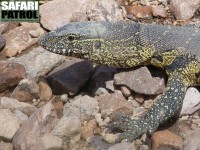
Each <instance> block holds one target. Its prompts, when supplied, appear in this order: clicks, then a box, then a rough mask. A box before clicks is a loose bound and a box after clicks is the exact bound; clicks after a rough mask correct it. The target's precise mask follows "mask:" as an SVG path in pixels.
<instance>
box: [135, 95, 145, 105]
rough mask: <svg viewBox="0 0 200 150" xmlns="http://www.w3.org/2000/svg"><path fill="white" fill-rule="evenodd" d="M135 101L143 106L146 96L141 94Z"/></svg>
mask: <svg viewBox="0 0 200 150" xmlns="http://www.w3.org/2000/svg"><path fill="white" fill-rule="evenodd" d="M134 99H135V100H136V101H137V102H139V103H140V104H142V103H143V102H144V96H143V95H141V94H137V93H136V94H135V96H134Z"/></svg>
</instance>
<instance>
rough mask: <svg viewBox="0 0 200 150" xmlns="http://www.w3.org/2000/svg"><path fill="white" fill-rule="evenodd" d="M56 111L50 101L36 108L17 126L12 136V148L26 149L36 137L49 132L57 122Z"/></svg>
mask: <svg viewBox="0 0 200 150" xmlns="http://www.w3.org/2000/svg"><path fill="white" fill-rule="evenodd" d="M57 122H58V117H57V112H56V110H55V108H54V105H53V104H52V103H47V104H46V105H45V106H44V107H43V108H40V109H38V110H37V111H36V112H35V113H34V114H32V115H31V117H29V119H28V120H27V121H26V122H25V123H24V124H23V125H22V126H21V127H20V128H19V130H18V131H17V133H16V134H15V136H14V138H13V146H14V149H21V150H27V149H30V147H32V146H33V145H34V144H35V143H36V141H37V139H38V138H39V137H40V136H41V135H42V134H45V133H49V132H50V131H51V130H52V129H53V128H54V127H55V125H56V124H57Z"/></svg>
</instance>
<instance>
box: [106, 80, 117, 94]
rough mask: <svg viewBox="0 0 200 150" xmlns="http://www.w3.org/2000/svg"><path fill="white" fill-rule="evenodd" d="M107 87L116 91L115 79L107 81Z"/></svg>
mask: <svg viewBox="0 0 200 150" xmlns="http://www.w3.org/2000/svg"><path fill="white" fill-rule="evenodd" d="M106 89H108V90H110V91H112V92H114V91H115V87H114V81H113V80H111V81H106Z"/></svg>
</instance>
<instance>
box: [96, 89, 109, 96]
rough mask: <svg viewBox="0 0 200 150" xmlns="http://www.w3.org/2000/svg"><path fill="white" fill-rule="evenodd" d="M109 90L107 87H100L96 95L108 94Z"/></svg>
mask: <svg viewBox="0 0 200 150" xmlns="http://www.w3.org/2000/svg"><path fill="white" fill-rule="evenodd" d="M107 93H108V91H107V90H106V89H105V88H101V87H100V88H98V89H97V90H96V92H95V96H100V95H104V94H107Z"/></svg>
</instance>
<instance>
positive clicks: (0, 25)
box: [0, 22, 19, 34]
mask: <svg viewBox="0 0 200 150" xmlns="http://www.w3.org/2000/svg"><path fill="white" fill-rule="evenodd" d="M17 26H19V23H18V22H0V33H1V34H4V33H6V32H8V31H10V30H12V29H14V28H16V27H17Z"/></svg>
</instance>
